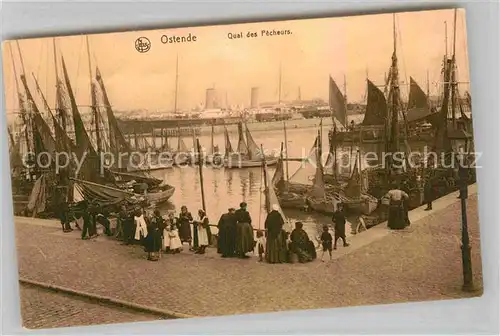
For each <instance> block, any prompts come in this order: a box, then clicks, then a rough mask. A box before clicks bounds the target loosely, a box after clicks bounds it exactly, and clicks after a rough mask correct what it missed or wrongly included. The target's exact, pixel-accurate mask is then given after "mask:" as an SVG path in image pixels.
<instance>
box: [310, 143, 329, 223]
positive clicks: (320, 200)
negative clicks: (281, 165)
mask: <svg viewBox="0 0 500 336" xmlns="http://www.w3.org/2000/svg"><path fill="white" fill-rule="evenodd" d="M319 138H320V136H319V134H318V137H317V141H316V142H315V143H316V145H317V146H316V150H315V156H316V172H315V174H314V178H313V186H312V189H311V190H310V191H309V192H308V196H307V198H306V202H307V204H308V205H309V206H310V207H311V209H312V210H314V211H316V212H319V213H323V214H327V215H331V214H333V213H334V212H335V199H332V198H331V195H330V194H327V192H326V189H325V181H324V174H323V165H322V164H321V148H320V140H319Z"/></svg>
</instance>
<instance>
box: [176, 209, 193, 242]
mask: <svg viewBox="0 0 500 336" xmlns="http://www.w3.org/2000/svg"><path fill="white" fill-rule="evenodd" d="M192 222H193V216H192V215H191V213H190V212H189V211H188V209H187V207H186V206H185V205H183V206H182V207H181V213H180V214H179V219H178V220H177V223H178V225H179V236H180V238H181V242H182V243H188V244H189V248H190V249H191V243H192V240H193V238H192V235H191V223H192Z"/></svg>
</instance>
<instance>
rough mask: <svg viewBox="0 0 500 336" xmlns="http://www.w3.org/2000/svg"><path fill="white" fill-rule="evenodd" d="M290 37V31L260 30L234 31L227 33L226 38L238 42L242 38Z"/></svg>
mask: <svg viewBox="0 0 500 336" xmlns="http://www.w3.org/2000/svg"><path fill="white" fill-rule="evenodd" d="M285 35H292V31H291V30H289V29H281V30H280V29H261V30H249V31H239V32H238V31H235V32H229V33H227V38H228V39H230V40H238V39H244V38H256V37H272V36H285Z"/></svg>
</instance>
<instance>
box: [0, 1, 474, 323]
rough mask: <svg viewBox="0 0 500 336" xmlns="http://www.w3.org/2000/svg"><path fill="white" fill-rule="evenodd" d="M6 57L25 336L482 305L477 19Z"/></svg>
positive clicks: (421, 16) (318, 26) (273, 27)
mask: <svg viewBox="0 0 500 336" xmlns="http://www.w3.org/2000/svg"><path fill="white" fill-rule="evenodd" d="M2 52H3V68H4V74H5V75H4V85H5V99H6V111H5V112H6V115H7V119H8V123H9V127H8V132H7V134H8V138H9V150H10V164H11V174H12V193H13V195H12V196H13V204H14V206H13V208H14V212H15V228H16V242H17V253H18V267H19V281H20V283H21V285H20V300H21V306H22V316H23V320H24V326H25V327H27V328H51V327H60V326H75V325H87V324H100V323H118V322H132V321H144V320H155V319H173V318H188V317H200V316H222V315H234V314H245V313H264V312H277V311H283V310H299V309H318V308H331V307H345V306H354V305H373V304H387V303H401V302H409V301H424V300H440V299H450V298H464V297H471V296H478V295H480V294H481V293H482V273H481V257H480V248H479V225H478V207H477V202H478V201H477V187H476V184H475V181H476V170H477V169H479V167H480V153H476V152H475V149H474V138H473V131H472V118H473V114H472V111H471V95H470V83H469V67H468V59H467V39H466V24H465V11H464V10H462V9H446V10H432V11H420V12H401V13H387V14H377V15H360V16H354V17H338V18H318V19H305V20H290V21H275V22H262V23H251V24H232V25H216V26H206V27H191V28H177V29H160V30H148V31H131V32H120V33H107V34H94V35H75V36H63V37H55V38H31V39H20V40H15V41H5V42H4V43H3V50H2Z"/></svg>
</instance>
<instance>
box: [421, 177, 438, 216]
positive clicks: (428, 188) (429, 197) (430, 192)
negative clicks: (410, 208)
mask: <svg viewBox="0 0 500 336" xmlns="http://www.w3.org/2000/svg"><path fill="white" fill-rule="evenodd" d="M435 197H436V195H435V190H434V185H433V181H432V179H431V178H430V177H429V178H427V179H426V181H425V184H424V199H425V202H426V203H427V207H426V208H425V211H429V210H432V202H433V201H434V199H435Z"/></svg>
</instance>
